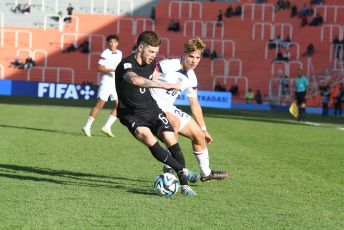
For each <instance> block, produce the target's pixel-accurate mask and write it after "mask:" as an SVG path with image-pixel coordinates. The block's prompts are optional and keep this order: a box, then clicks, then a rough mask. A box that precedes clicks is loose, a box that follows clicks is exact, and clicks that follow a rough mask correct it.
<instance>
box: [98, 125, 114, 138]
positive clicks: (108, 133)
mask: <svg viewBox="0 0 344 230" xmlns="http://www.w3.org/2000/svg"><path fill="white" fill-rule="evenodd" d="M101 131H102V133H104V134H106V135H108V136H109V137H115V135H113V134H112V132H111V130H110V129H105V128H104V127H103V128H102V129H101Z"/></svg>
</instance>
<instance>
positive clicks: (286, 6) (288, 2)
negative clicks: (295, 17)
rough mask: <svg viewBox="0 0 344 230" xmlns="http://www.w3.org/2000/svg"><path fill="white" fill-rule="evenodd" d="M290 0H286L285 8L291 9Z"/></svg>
mask: <svg viewBox="0 0 344 230" xmlns="http://www.w3.org/2000/svg"><path fill="white" fill-rule="evenodd" d="M290 5H291V4H290V1H289V0H286V1H285V10H289V9H290Z"/></svg>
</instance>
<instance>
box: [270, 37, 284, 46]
mask: <svg viewBox="0 0 344 230" xmlns="http://www.w3.org/2000/svg"><path fill="white" fill-rule="evenodd" d="M269 42H271V43H270V44H269V49H272V48H278V47H280V45H281V42H282V40H281V36H280V35H277V37H276V38H274V39H270V40H269Z"/></svg>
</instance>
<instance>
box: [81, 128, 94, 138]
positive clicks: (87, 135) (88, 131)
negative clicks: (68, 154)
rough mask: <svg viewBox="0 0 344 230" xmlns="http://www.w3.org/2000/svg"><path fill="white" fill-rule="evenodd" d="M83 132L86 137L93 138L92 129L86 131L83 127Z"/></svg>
mask: <svg viewBox="0 0 344 230" xmlns="http://www.w3.org/2000/svg"><path fill="white" fill-rule="evenodd" d="M82 131H83V132H84V134H85V136H86V137H92V135H91V130H90V129H86V128H85V127H83V128H82Z"/></svg>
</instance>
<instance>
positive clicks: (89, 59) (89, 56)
mask: <svg viewBox="0 0 344 230" xmlns="http://www.w3.org/2000/svg"><path fill="white" fill-rule="evenodd" d="M101 54H102V53H100V52H91V53H89V54H88V56H87V69H88V70H90V69H91V56H92V55H99V56H100V55H101Z"/></svg>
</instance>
